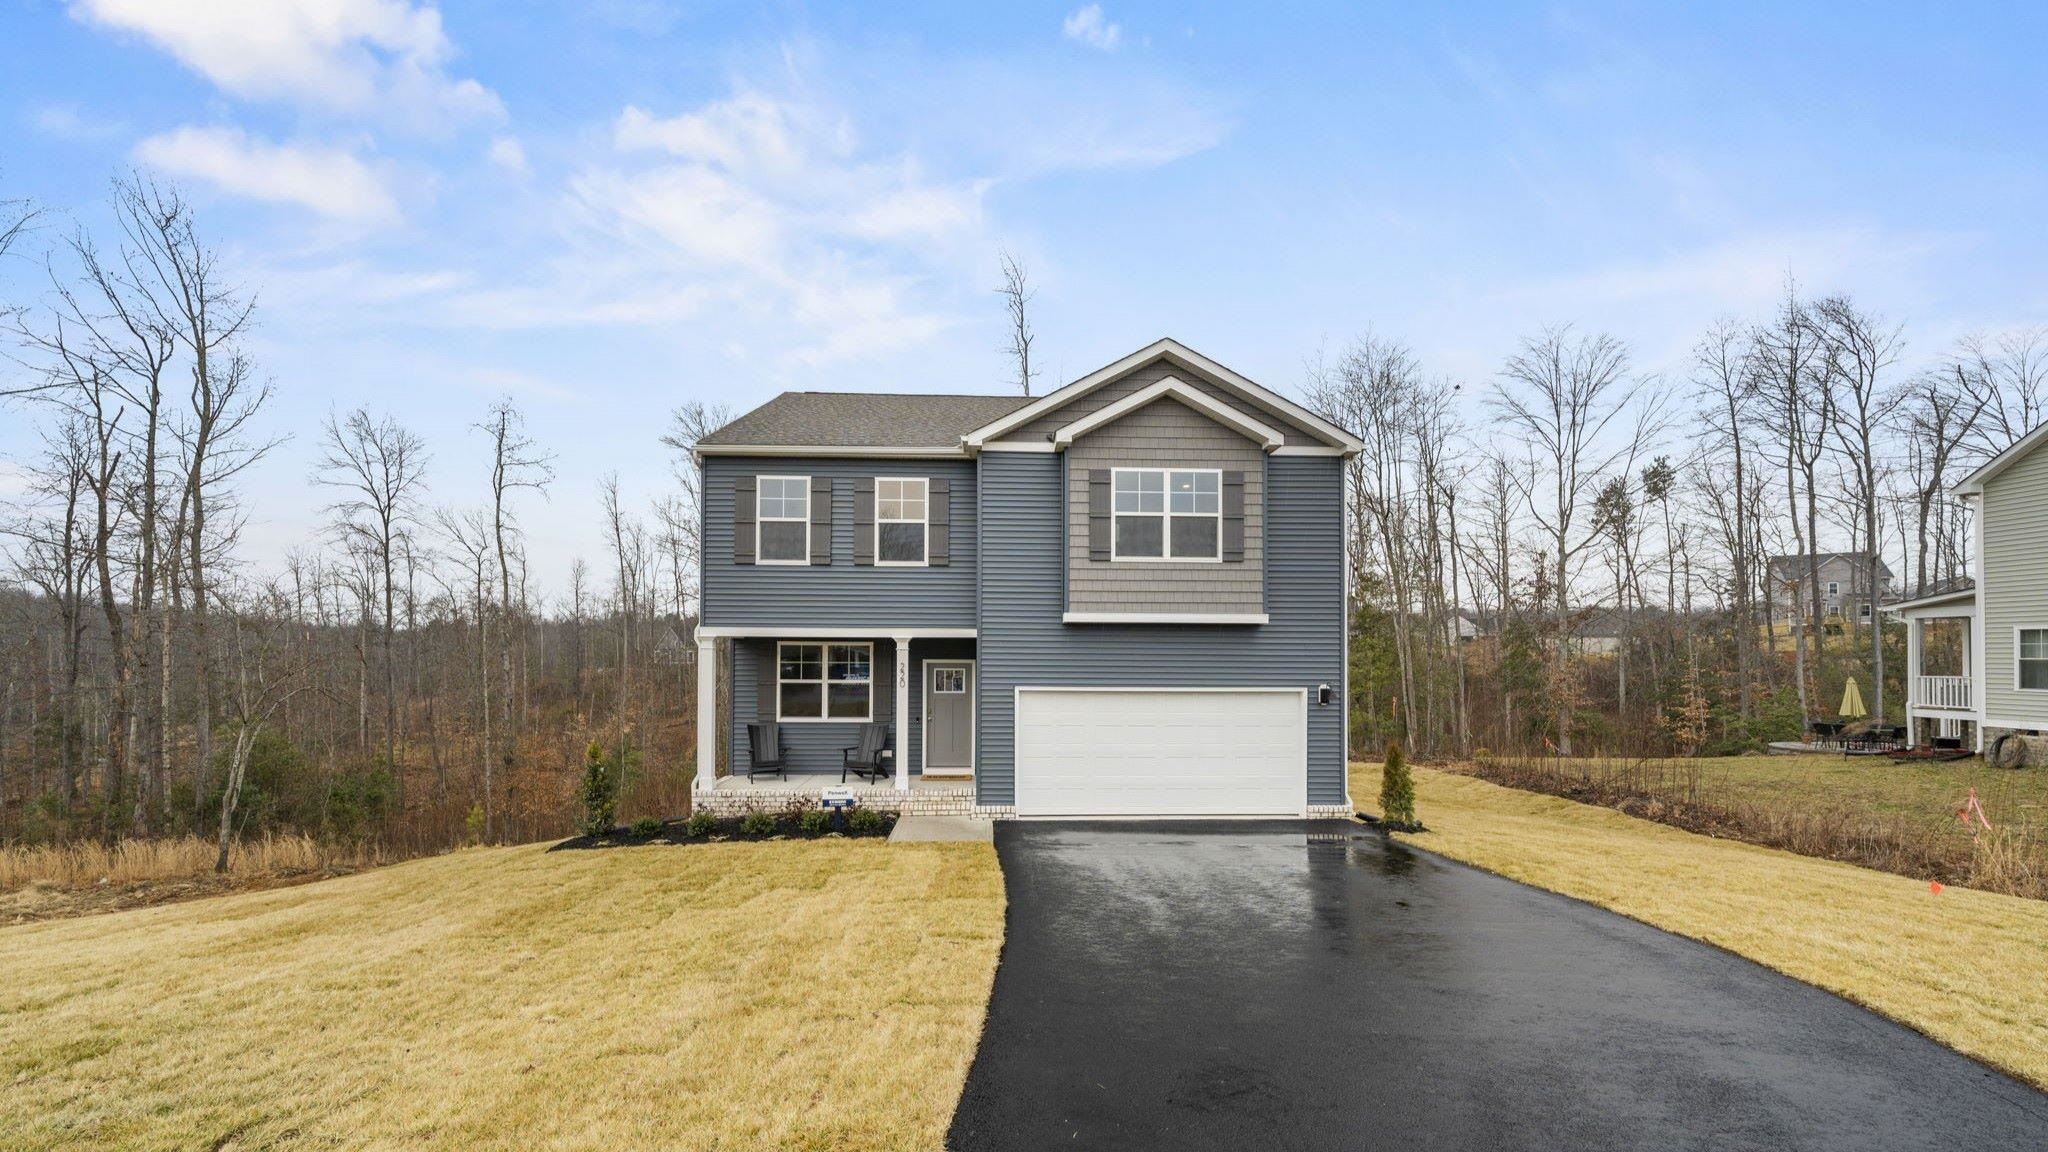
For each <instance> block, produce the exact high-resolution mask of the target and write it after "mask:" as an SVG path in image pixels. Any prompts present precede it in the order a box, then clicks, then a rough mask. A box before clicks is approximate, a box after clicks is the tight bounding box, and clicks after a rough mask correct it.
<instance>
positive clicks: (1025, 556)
mask: <svg viewBox="0 0 2048 1152" xmlns="http://www.w3.org/2000/svg"><path fill="white" fill-rule="evenodd" d="M980 466H981V482H980V493H981V509H980V521H981V524H982V531H981V552H980V562H979V572H980V595H979V599H980V621H979V625H978V627H979V628H980V639H979V642H978V645H977V647H978V649H979V655H980V661H981V663H980V674H981V675H980V687H979V695H978V698H977V701H978V706H979V716H980V721H979V722H980V743H979V750H978V755H977V775H976V780H977V791H978V798H979V800H980V802H981V803H983V804H1013V803H1015V801H1016V762H1015V757H1014V751H1015V741H1016V725H1015V704H1016V690H1017V688H1018V687H1020V686H1099V687H1116V686H1132V687H1236V686H1248V687H1289V688H1304V689H1309V690H1311V691H1313V689H1315V688H1316V686H1318V685H1320V684H1329V685H1330V686H1331V687H1332V688H1338V687H1340V686H1341V685H1342V684H1343V675H1344V619H1345V611H1344V587H1343V579H1344V560H1343V555H1344V554H1343V549H1344V541H1343V530H1342V517H1341V515H1340V509H1341V508H1342V496H1343V494H1342V485H1341V477H1342V462H1341V461H1340V460H1339V459H1338V458H1337V457H1333V456H1282V457H1274V458H1270V459H1268V460H1267V462H1266V470H1265V476H1264V479H1265V492H1264V500H1263V505H1264V509H1265V519H1264V526H1263V541H1264V543H1265V545H1266V546H1267V555H1266V565H1265V567H1266V569H1267V586H1268V591H1267V594H1266V605H1267V611H1268V613H1269V614H1270V616H1271V622H1270V623H1268V624H1264V625H1248V626H1219V625H1186V624H1168V625H1075V624H1064V623H1062V622H1061V616H1062V603H1061V600H1062V597H1061V575H1062V573H1061V569H1062V564H1063V560H1064V558H1065V553H1064V551H1063V539H1062V538H1063V536H1064V535H1065V533H1064V530H1063V527H1064V526H1063V525H1062V523H1061V507H1062V501H1061V500H1060V485H1061V475H1062V472H1063V464H1062V461H1061V458H1060V457H1059V456H1058V455H1055V454H1052V453H1025V452H1001V451H985V452H983V453H982V455H981V457H980ZM1243 566H1244V567H1246V568H1250V569H1252V570H1253V571H1256V570H1257V569H1256V567H1254V566H1253V565H1251V564H1249V563H1247V564H1246V565H1243ZM1308 725H1309V731H1308V759H1309V764H1308V800H1309V803H1310V804H1318V805H1321V804H1342V803H1344V800H1345V790H1344V756H1345V750H1344V710H1343V705H1342V704H1341V703H1332V704H1329V705H1316V704H1313V703H1312V704H1311V705H1310V706H1309V716H1308Z"/></svg>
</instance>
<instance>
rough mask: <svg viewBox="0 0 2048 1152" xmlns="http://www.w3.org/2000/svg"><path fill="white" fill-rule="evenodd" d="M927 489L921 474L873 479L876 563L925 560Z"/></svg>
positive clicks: (928, 528)
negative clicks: (911, 476) (915, 476)
mask: <svg viewBox="0 0 2048 1152" xmlns="http://www.w3.org/2000/svg"><path fill="white" fill-rule="evenodd" d="M930 492H931V485H930V482H929V481H927V480H925V479H924V478H923V477H917V478H914V479H890V478H887V477H878V478H877V479H876V480H875V563H877V564H911V565H917V564H923V563H925V547H926V543H927V540H928V538H929V536H930V527H929V523H930V522H929V519H928V517H927V515H926V513H927V510H928V506H929V505H928V500H929V496H930Z"/></svg>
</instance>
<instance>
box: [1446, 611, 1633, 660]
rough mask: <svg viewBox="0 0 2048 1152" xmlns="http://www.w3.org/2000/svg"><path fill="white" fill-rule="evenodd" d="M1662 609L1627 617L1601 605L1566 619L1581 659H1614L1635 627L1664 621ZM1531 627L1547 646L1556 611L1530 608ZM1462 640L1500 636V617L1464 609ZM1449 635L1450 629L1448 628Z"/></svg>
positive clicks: (1460, 614) (1457, 618)
mask: <svg viewBox="0 0 2048 1152" xmlns="http://www.w3.org/2000/svg"><path fill="white" fill-rule="evenodd" d="M1664 615H1665V613H1664V611H1663V609H1661V608H1637V609H1635V610H1634V611H1633V612H1632V613H1627V614H1624V613H1623V612H1621V611H1620V610H1619V609H1616V608H1611V607H1605V606H1601V605H1593V604H1588V605H1582V606H1580V607H1577V608H1573V609H1571V610H1570V611H1569V612H1568V614H1567V616H1566V619H1568V620H1569V621H1570V622H1571V646H1572V651H1574V652H1576V653H1578V654H1579V655H1581V656H1612V655H1614V654H1615V653H1617V652H1619V651H1621V642H1622V639H1623V638H1624V637H1626V636H1627V635H1628V634H1629V631H1630V630H1631V629H1632V628H1643V627H1647V626H1648V625H1650V624H1652V623H1656V622H1660V621H1662V620H1663V618H1664ZM1523 618H1524V619H1526V620H1527V621H1528V623H1529V625H1530V626H1531V627H1532V628H1534V629H1536V638H1537V640H1538V641H1539V642H1544V643H1547V642H1548V639H1549V638H1550V637H1551V636H1553V635H1555V634H1556V630H1555V628H1554V626H1553V625H1552V623H1551V621H1552V620H1554V619H1555V618H1556V613H1555V611H1539V610H1535V609H1530V610H1528V611H1525V612H1524V613H1523ZM1454 620H1455V622H1456V628H1457V638H1458V639H1459V640H1473V639H1477V638H1479V637H1482V636H1485V637H1492V636H1498V635H1499V634H1500V617H1499V616H1498V614H1496V613H1491V612H1474V611H1472V610H1470V609H1460V610H1459V611H1458V612H1457V613H1456V614H1455V616H1454ZM1445 631H1446V634H1447V635H1448V633H1449V631H1450V629H1449V628H1448V627H1447V628H1446V630H1445Z"/></svg>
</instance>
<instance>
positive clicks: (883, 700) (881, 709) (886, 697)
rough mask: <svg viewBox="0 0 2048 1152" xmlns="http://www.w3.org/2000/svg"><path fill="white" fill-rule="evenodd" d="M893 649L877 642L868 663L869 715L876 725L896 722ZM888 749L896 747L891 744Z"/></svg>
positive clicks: (886, 644) (893, 645)
mask: <svg viewBox="0 0 2048 1152" xmlns="http://www.w3.org/2000/svg"><path fill="white" fill-rule="evenodd" d="M895 647H896V645H895V644H893V643H891V642H890V641H887V640H883V641H879V642H877V643H876V644H875V649H874V659H872V660H870V661H868V675H870V676H872V677H874V684H873V686H872V687H870V688H869V689H868V702H869V704H870V706H871V707H872V708H873V711H872V712H870V713H869V715H870V716H872V717H873V718H874V721H875V723H877V724H891V723H894V722H895V720H896V660H895V656H894V653H892V652H891V649H893V648H895ZM890 747H892V748H894V747H896V745H895V744H893V743H892V744H891V745H890Z"/></svg>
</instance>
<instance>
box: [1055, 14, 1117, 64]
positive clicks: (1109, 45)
mask: <svg viewBox="0 0 2048 1152" xmlns="http://www.w3.org/2000/svg"><path fill="white" fill-rule="evenodd" d="M1060 33H1061V34H1062V35H1064V36H1065V37H1066V38H1067V39H1069V40H1077V41H1079V42H1081V43H1083V44H1086V45H1088V46H1089V47H1090V48H1096V49H1099V50H1101V51H1104V52H1114V51H1116V49H1117V45H1118V44H1121V43H1122V42H1123V37H1124V30H1123V28H1122V27H1121V26H1119V25H1117V24H1114V23H1111V22H1110V21H1109V20H1108V19H1107V18H1106V17H1104V16H1103V15H1102V5H1100V4H1090V5H1088V6H1087V7H1086V8H1077V9H1075V10H1074V11H1073V12H1072V13H1071V14H1070V15H1068V17H1067V18H1066V20H1065V21H1064V22H1062V23H1061V24H1060Z"/></svg>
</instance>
